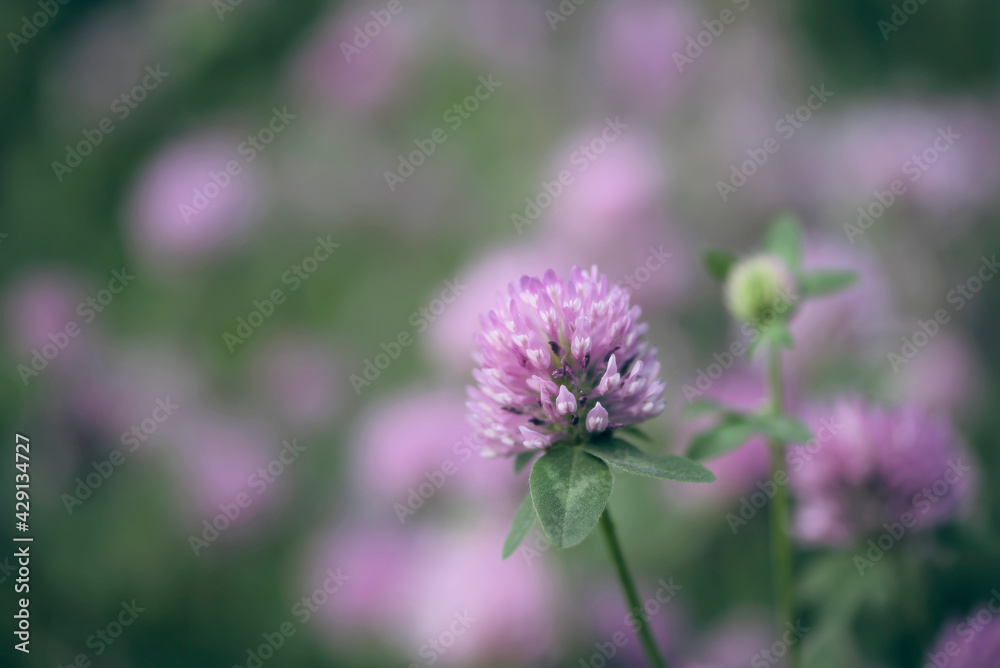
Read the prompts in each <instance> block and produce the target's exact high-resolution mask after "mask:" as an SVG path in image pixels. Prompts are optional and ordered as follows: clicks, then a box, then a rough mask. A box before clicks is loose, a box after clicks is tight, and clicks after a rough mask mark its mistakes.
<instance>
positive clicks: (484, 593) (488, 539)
mask: <svg viewBox="0 0 1000 668" xmlns="http://www.w3.org/2000/svg"><path fill="white" fill-rule="evenodd" d="M507 529H508V526H507V522H506V521H505V522H504V523H503V524H502V525H500V524H497V525H489V526H481V527H477V528H474V529H469V530H465V531H463V532H461V533H457V532H456V533H451V534H449V535H447V536H441V537H440V538H439V539H438V540H435V541H434V542H433V544H432V546H431V547H430V549H429V550H428V552H427V554H425V561H424V563H423V564H422V568H421V571H420V572H421V574H422V575H421V577H419V578H418V579H417V585H418V587H417V593H416V599H415V601H414V604H413V605H412V607H411V608H410V609H409V611H408V612H409V614H408V616H407V621H406V628H407V629H408V631H409V636H410V638H411V641H410V642H411V645H412V647H411V652H412V654H413V655H419V648H420V647H421V646H423V645H425V643H428V641H429V640H431V639H439V638H441V639H444V637H445V635H447V634H449V633H450V632H451V630H452V629H454V628H463V631H462V632H461V634H456V635H455V636H454V637H455V641H454V644H453V645H452V646H451V647H449V648H448V649H447V650H446V651H445V652H444V653H443V654H441V655H439V659H440V661H441V662H442V663H443V664H445V665H452V666H473V665H492V664H493V663H500V664H503V663H505V662H506V663H511V664H514V663H516V664H519V665H526V664H530V663H532V662H535V661H539V660H541V659H542V657H543V656H545V655H547V654H548V653H549V652H552V651H553V646H554V644H555V640H556V627H555V625H556V623H557V620H558V619H559V615H558V614H556V605H557V602H556V601H557V599H556V595H557V584H556V579H555V578H554V573H551V572H549V569H547V568H546V567H545V563H544V559H541V560H536V561H533V562H531V563H529V562H528V561H527V560H525V559H521V558H519V557H518V556H517V555H514V556H513V557H511V558H510V559H507V560H506V561H501V560H500V557H499V550H500V546H501V545H503V541H504V537H505V536H506V534H507ZM456 619H461V620H463V621H464V623H463V624H461V625H460V626H456V625H454V622H455V620H456ZM440 644H441V645H444V644H445V643H443V642H442V643H440ZM424 658H426V657H424Z"/></svg>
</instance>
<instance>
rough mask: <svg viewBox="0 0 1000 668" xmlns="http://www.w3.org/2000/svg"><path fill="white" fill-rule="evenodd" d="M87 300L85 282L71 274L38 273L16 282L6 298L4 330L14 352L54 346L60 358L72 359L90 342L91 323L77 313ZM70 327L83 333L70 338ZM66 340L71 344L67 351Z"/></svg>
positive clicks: (47, 271) (25, 351) (21, 277)
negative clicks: (72, 326)
mask: <svg viewBox="0 0 1000 668" xmlns="http://www.w3.org/2000/svg"><path fill="white" fill-rule="evenodd" d="M85 298H86V294H85V281H84V280H83V278H82V277H80V276H77V275H74V273H72V272H70V271H68V270H63V269H37V270H34V271H32V272H30V273H28V274H24V275H22V276H20V277H18V278H16V279H14V281H13V283H12V284H11V285H9V287H7V289H6V291H5V294H4V296H3V321H4V324H5V327H4V329H5V330H6V332H5V333H6V336H7V340H8V341H9V342H10V345H11V347H12V349H13V350H14V351H15V352H16V353H17V354H18V355H23V354H24V353H27V352H30V351H31V350H33V349H35V350H38V351H39V352H41V349H42V347H43V346H45V345H48V344H53V345H56V346H57V347H58V348H60V352H59V354H60V355H63V354H68V355H72V354H73V353H74V351H76V350H77V349H78V347H79V346H80V345H81V343H80V341H81V340H82V339H86V338H87V335H86V334H85V333H84V331H83V330H84V329H86V327H87V323H86V322H84V319H83V317H82V316H80V315H79V314H78V313H77V310H76V309H77V306H78V305H79V304H80V303H81V302H83V300H84V299H85ZM70 323H74V324H75V325H76V327H77V328H78V329H79V333H78V334H77V335H76V336H69V335H68V334H66V329H67V327H66V326H67V325H68V324H70ZM64 337H65V338H66V339H68V343H67V344H66V345H65V348H64V349H63V348H62V346H61V345H60V344H62V343H64V340H63V339H64ZM24 363H25V364H28V363H29V361H28V360H25V362H24Z"/></svg>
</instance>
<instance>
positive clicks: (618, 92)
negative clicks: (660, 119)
mask: <svg viewBox="0 0 1000 668" xmlns="http://www.w3.org/2000/svg"><path fill="white" fill-rule="evenodd" d="M597 26H598V30H599V34H598V36H597V50H596V54H597V55H596V60H597V66H598V69H599V72H600V77H601V82H602V83H603V85H604V87H605V88H606V89H607V94H608V97H609V98H610V99H612V100H615V101H619V100H621V99H625V100H628V101H630V102H632V103H633V104H637V105H639V106H642V107H648V108H652V109H661V108H662V107H663V106H664V105H665V104H667V103H669V102H671V101H672V100H674V99H675V98H676V97H677V95H678V94H679V92H680V90H681V85H682V84H683V83H684V75H685V74H687V72H686V71H681V70H679V69H678V66H677V63H675V62H674V55H673V54H674V52H675V51H679V52H681V53H683V52H684V48H685V46H686V39H687V37H688V35H695V34H697V33H698V31H699V30H701V29H702V26H701V25H700V24H699V23H698V22H697V19H696V16H695V15H694V12H692V10H691V8H690V7H689V6H688V5H687V4H686V3H684V2H678V1H676V0H671V1H669V2H655V1H652V0H615V1H614V2H610V3H605V4H604V5H602V11H601V16H600V18H599V20H598V21H597ZM685 70H686V67H685Z"/></svg>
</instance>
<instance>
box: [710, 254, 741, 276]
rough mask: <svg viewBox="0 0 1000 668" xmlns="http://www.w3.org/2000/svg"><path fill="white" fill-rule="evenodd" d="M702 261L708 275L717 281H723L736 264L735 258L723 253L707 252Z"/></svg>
mask: <svg viewBox="0 0 1000 668" xmlns="http://www.w3.org/2000/svg"><path fill="white" fill-rule="evenodd" d="M702 261H703V262H704V263H705V269H707V270H708V273H709V274H711V275H712V276H713V277H714V278H716V279H717V280H719V281H725V280H726V277H727V276H728V275H729V270H730V269H732V268H733V265H734V264H736V256H735V255H733V254H732V253H727V252H725V251H708V252H707V253H705V256H704V257H703V258H702Z"/></svg>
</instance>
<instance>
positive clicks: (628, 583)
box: [601, 508, 667, 668]
mask: <svg viewBox="0 0 1000 668" xmlns="http://www.w3.org/2000/svg"><path fill="white" fill-rule="evenodd" d="M601 534H602V535H603V536H604V543H605V544H606V545H607V546H608V552H610V553H611V560H612V561H613V562H614V564H615V570H616V571H617V572H618V580H619V581H620V582H621V585H622V590H623V591H624V592H625V599H626V601H628V607H629V611H630V612H634V613H635V617H636V618H637V619H638V621H639V622H640V626H639V630H638V633H639V642H641V643H642V649H643V651H644V652H645V654H646V660H647V661H649V665H651V666H653V667H654V668H667V664H666V663H665V662H664V661H663V658H662V657H661V656H660V652H659V650H658V649H657V648H656V642H655V641H654V640H653V635H652V633H651V632H650V629H649V620H648V619H646V615H645V610H644V609H643V608H642V604H641V603H640V602H639V592H638V591H637V590H636V588H635V582H634V581H633V580H632V575H631V574H630V573H629V570H628V565H627V564H626V563H625V555H623V554H622V549H621V546H620V545H619V544H618V536H617V534H615V525H614V522H612V521H611V509H610V508H605V509H604V513H603V514H602V515H601Z"/></svg>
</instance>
